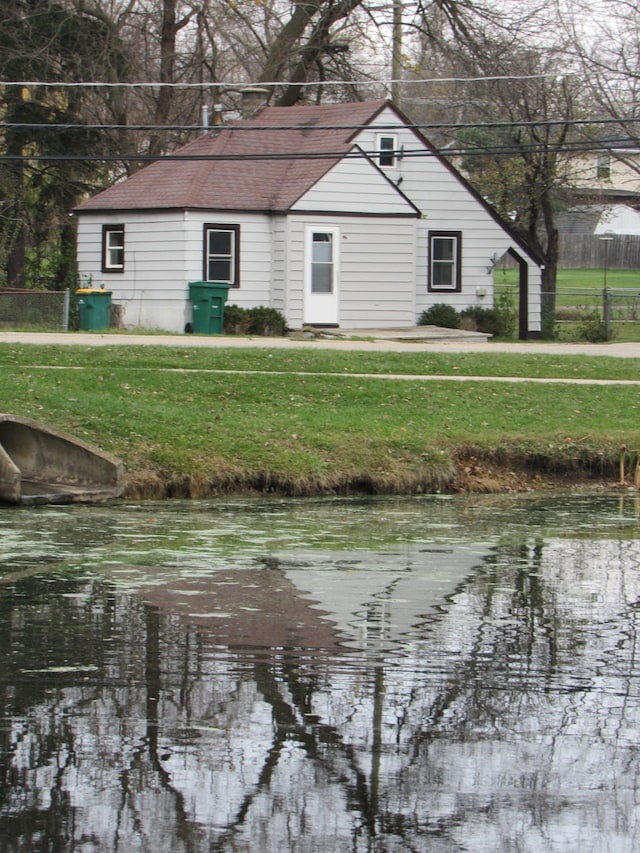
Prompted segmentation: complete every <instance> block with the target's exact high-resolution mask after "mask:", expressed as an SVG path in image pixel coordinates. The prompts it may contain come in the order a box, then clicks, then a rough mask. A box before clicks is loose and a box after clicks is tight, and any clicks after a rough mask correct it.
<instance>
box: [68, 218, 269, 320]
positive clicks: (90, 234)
mask: <svg viewBox="0 0 640 853" xmlns="http://www.w3.org/2000/svg"><path fill="white" fill-rule="evenodd" d="M205 223H229V224H235V225H240V287H239V288H238V289H235V288H234V289H232V290H230V291H229V298H228V301H229V303H230V304H231V303H233V304H236V305H241V306H243V307H251V306H254V305H269V304H271V303H270V300H271V225H270V220H269V217H268V216H266V215H260V214H242V215H238V214H236V215H234V214H228V213H227V214H224V215H221V214H219V213H212V212H207V211H198V212H197V213H196V212H185V211H153V212H151V211H140V212H132V211H126V212H123V213H122V214H117V213H106V212H105V213H92V214H88V213H87V214H80V215H79V216H78V273H79V276H80V281H81V283H82V285H83V286H85V287H86V286H93V287H100V286H102V285H104V287H105V289H107V290H110V291H111V293H112V303H113V304H114V305H118V306H121V310H122V312H123V321H124V324H125V326H126V328H129V329H132V328H136V327H143V328H149V329H164V330H166V331H170V332H183V331H184V329H185V326H186V324H187V323H188V322H190V321H191V319H192V317H191V315H192V311H191V303H190V302H189V287H188V285H189V282H190V281H200V280H201V279H202V276H203V240H204V238H203V226H204V224H205ZM109 224H124V226H125V261H124V263H125V267H124V271H123V272H122V273H103V272H102V226H103V225H109Z"/></svg>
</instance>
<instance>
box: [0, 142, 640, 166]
mask: <svg viewBox="0 0 640 853" xmlns="http://www.w3.org/2000/svg"><path fill="white" fill-rule="evenodd" d="M603 147H605V148H608V149H611V150H616V148H615V146H613V145H606V146H603V145H602V144H598V145H596V144H595V143H593V142H587V141H576V142H575V143H572V142H565V143H563V145H562V146H560V147H558V148H556V147H554V146H553V145H544V144H536V143H528V144H523V145H518V146H515V145H496V146H477V147H473V146H466V147H451V148H446V149H436V148H434V149H433V150H429V149H424V148H417V149H406V148H405V149H404V150H402V151H401V152H399V153H398V154H397V156H398V158H399V159H402V158H408V159H420V158H429V157H445V158H447V159H450V158H453V157H489V156H517V155H519V154H535V153H539V152H542V151H549V150H550V151H552V152H553V153H557V154H570V153H585V152H589V151H600V150H602V148H603ZM618 150H625V149H622V148H621V149H618ZM379 153H380V152H379V150H378V149H376V150H375V151H366V150H364V149H359V150H353V151H347V152H344V151H322V152H299V151H287V152H277V153H276V152H273V153H266V154H265V153H255V154H253V153H243V154H203V153H200V154H184V153H180V152H176V153H168V154H125V153H120V154H2V155H0V162H100V163H113V162H123V161H124V162H129V161H137V162H158V161H165V160H166V161H174V162H199V161H201V162H204V161H207V162H233V163H241V162H256V161H257V162H269V161H271V162H274V161H275V162H278V161H294V160H340V159H357V158H360V157H362V156H366V157H369V158H370V159H372V160H376V159H377V157H378V155H379Z"/></svg>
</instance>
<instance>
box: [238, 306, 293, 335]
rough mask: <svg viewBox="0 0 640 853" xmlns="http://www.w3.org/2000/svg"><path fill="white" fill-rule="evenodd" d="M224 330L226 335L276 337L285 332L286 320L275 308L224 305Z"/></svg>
mask: <svg viewBox="0 0 640 853" xmlns="http://www.w3.org/2000/svg"><path fill="white" fill-rule="evenodd" d="M224 332H225V334H227V335H263V336H265V337H278V336H282V335H285V334H286V332H287V321H286V320H285V318H284V316H283V315H282V314H281V313H280V312H279V311H278V310H276V309H275V308H265V307H264V306H263V305H260V306H259V307H258V308H241V307H240V306H239V305H226V306H225V309H224Z"/></svg>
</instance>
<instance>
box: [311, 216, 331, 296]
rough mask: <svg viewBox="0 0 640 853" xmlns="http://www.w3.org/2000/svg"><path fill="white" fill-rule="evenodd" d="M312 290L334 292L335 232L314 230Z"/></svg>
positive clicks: (315, 291)
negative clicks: (327, 232) (326, 232)
mask: <svg viewBox="0 0 640 853" xmlns="http://www.w3.org/2000/svg"><path fill="white" fill-rule="evenodd" d="M311 292H312V293H332V292H333V234H325V233H322V232H317V231H316V232H314V234H313V237H312V250H311Z"/></svg>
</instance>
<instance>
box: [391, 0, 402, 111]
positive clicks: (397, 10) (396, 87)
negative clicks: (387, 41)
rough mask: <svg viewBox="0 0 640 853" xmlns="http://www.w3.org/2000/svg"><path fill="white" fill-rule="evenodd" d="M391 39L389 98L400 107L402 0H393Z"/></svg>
mask: <svg viewBox="0 0 640 853" xmlns="http://www.w3.org/2000/svg"><path fill="white" fill-rule="evenodd" d="M391 41H392V44H391V80H392V82H391V100H392V101H393V103H394V104H395V105H396V107H398V108H400V107H401V105H402V104H401V101H402V84H401V78H402V0H393V30H392V36H391Z"/></svg>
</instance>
